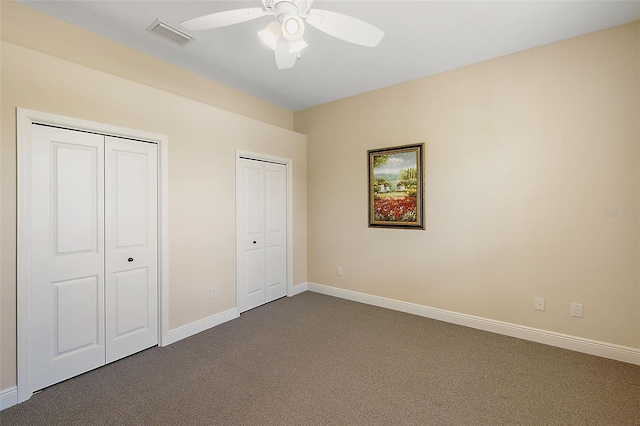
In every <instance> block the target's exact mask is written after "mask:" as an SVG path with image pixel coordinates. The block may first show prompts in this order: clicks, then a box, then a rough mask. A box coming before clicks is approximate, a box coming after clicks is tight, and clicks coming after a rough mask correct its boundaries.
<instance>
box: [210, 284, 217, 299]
mask: <svg viewBox="0 0 640 426" xmlns="http://www.w3.org/2000/svg"><path fill="white" fill-rule="evenodd" d="M217 296H218V289H217V288H216V287H211V298H212V299H215V298H216V297H217Z"/></svg>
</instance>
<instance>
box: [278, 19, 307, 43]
mask: <svg viewBox="0 0 640 426" xmlns="http://www.w3.org/2000/svg"><path fill="white" fill-rule="evenodd" d="M302 34H304V23H303V22H302V19H300V17H299V16H296V15H287V16H285V17H284V19H283V20H282V35H284V37H285V38H286V39H287V40H289V41H295V40H300V39H301V38H302Z"/></svg>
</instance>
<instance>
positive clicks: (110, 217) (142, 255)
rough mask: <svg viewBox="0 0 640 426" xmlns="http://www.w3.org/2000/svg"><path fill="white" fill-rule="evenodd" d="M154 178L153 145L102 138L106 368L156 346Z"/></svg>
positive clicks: (155, 196)
mask: <svg viewBox="0 0 640 426" xmlns="http://www.w3.org/2000/svg"><path fill="white" fill-rule="evenodd" d="M157 174H158V160H157V146H156V145H155V144H152V143H145V142H138V141H130V140H126V139H120V138H114V137H109V136H106V137H105V213H106V214H105V254H106V275H105V276H106V284H105V286H106V310H105V313H106V333H107V334H106V339H107V344H106V349H107V358H106V362H112V361H115V360H117V359H120V358H122V357H125V356H127V355H131V354H132V353H135V352H138V351H141V350H143V349H146V348H148V347H151V346H153V345H156V344H157V343H158V285H157V282H158V277H157V270H158V268H157V262H158V260H157V241H158V235H157V227H158V217H157V216H158V212H157V204H158V184H157Z"/></svg>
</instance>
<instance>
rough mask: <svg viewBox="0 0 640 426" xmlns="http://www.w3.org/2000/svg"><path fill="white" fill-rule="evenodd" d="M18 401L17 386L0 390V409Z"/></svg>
mask: <svg viewBox="0 0 640 426" xmlns="http://www.w3.org/2000/svg"><path fill="white" fill-rule="evenodd" d="M17 403H18V388H17V387H16V386H14V387H11V388H7V389H4V390H1V391H0V411H2V410H4V409H5V408H9V407H13V406H14V405H16V404H17Z"/></svg>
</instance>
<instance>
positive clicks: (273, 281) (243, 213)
mask: <svg viewBox="0 0 640 426" xmlns="http://www.w3.org/2000/svg"><path fill="white" fill-rule="evenodd" d="M236 164H237V170H236V227H237V228H236V248H237V262H238V263H237V283H238V311H239V312H244V311H247V310H249V309H252V308H255V307H257V306H260V305H262V304H264V303H267V302H271V301H273V300H275V299H278V298H280V297H283V296H286V295H287V166H286V165H284V164H277V163H270V162H263V161H258V160H250V159H242V158H240V159H238V160H237V163H236Z"/></svg>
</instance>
